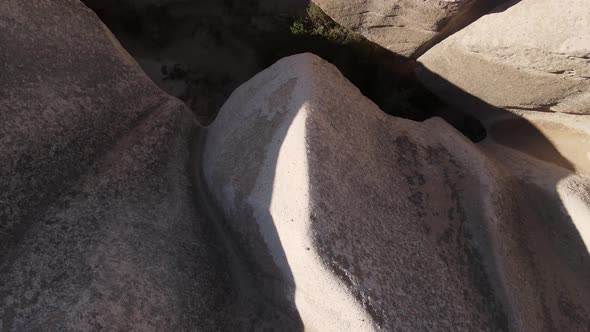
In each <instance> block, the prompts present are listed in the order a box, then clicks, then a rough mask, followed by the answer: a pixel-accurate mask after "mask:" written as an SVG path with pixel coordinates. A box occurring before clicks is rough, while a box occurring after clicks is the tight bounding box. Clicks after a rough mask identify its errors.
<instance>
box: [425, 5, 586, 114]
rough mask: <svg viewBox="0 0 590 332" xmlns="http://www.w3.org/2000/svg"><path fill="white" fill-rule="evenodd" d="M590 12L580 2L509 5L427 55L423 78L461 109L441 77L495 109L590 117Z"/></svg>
mask: <svg viewBox="0 0 590 332" xmlns="http://www.w3.org/2000/svg"><path fill="white" fill-rule="evenodd" d="M588 13H590V2H588V1H581V0H522V1H520V2H516V3H515V2H513V3H510V4H509V6H505V7H500V8H497V9H496V10H495V11H494V12H492V13H490V14H488V15H486V16H484V17H482V18H480V19H479V20H477V21H476V22H474V23H473V24H471V25H469V26H468V27H466V28H465V29H463V30H461V31H460V32H458V33H456V34H454V35H452V36H451V37H449V38H447V39H446V40H444V41H443V42H441V43H440V44H438V45H436V46H435V47H433V48H432V49H430V50H429V51H428V52H426V53H425V54H424V55H422V56H421V57H420V58H419V59H418V60H419V62H421V63H422V64H423V65H424V67H425V69H426V70H424V71H422V72H421V74H420V76H421V78H422V80H423V82H424V83H425V84H426V85H427V86H429V87H430V88H431V89H432V90H433V91H434V92H437V93H438V94H439V95H440V96H441V97H443V98H446V99H447V100H448V101H449V102H450V103H454V104H455V105H457V106H465V100H464V99H462V98H457V97H456V96H453V95H452V94H450V93H449V85H448V84H437V83H436V82H437V76H439V77H441V78H442V79H443V80H445V81H447V82H450V83H451V84H452V85H454V87H453V88H458V89H461V90H463V91H465V92H467V93H468V94H470V95H472V96H475V97H477V98H479V99H481V100H483V101H484V102H486V103H489V104H492V105H494V106H497V107H502V108H506V109H513V110H537V111H552V112H564V113H574V114H590V20H589V19H588Z"/></svg>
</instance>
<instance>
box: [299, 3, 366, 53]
mask: <svg viewBox="0 0 590 332" xmlns="http://www.w3.org/2000/svg"><path fill="white" fill-rule="evenodd" d="M306 14H307V15H306V16H304V17H301V18H298V19H296V20H295V21H294V22H293V23H292V24H291V27H290V30H291V33H292V34H294V35H303V36H304V35H310V36H319V37H321V38H324V39H326V40H327V41H330V42H334V43H338V44H342V45H348V44H351V43H359V42H363V40H364V38H363V37H362V36H360V35H359V34H356V33H354V32H353V31H352V30H350V29H348V28H345V27H342V26H340V25H338V24H336V23H335V22H334V21H332V19H331V18H330V17H329V16H328V15H326V14H325V13H324V12H323V11H322V10H321V9H320V7H318V6H316V5H315V4H313V3H311V4H310V5H309V7H308V8H307V10H306Z"/></svg>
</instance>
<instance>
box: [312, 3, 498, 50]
mask: <svg viewBox="0 0 590 332" xmlns="http://www.w3.org/2000/svg"><path fill="white" fill-rule="evenodd" d="M313 2H314V3H315V4H317V5H318V6H319V7H320V8H321V9H322V10H324V11H325V12H326V14H328V15H329V16H330V17H332V18H333V19H334V20H335V21H336V22H338V23H339V24H341V25H343V26H346V27H348V28H351V29H352V30H354V31H355V32H358V33H361V34H362V35H363V36H365V37H366V38H367V39H369V40H371V41H373V42H375V43H377V44H379V45H381V46H383V47H385V48H387V49H389V50H391V51H393V52H395V53H397V54H401V55H404V56H407V57H417V56H419V55H421V54H422V53H423V52H424V51H426V50H427V49H428V48H430V47H431V46H432V45H434V44H436V43H437V42H439V41H440V40H442V39H444V38H445V37H447V36H448V35H450V34H451V33H453V32H455V31H457V30H459V29H460V28H462V27H464V26H466V25H467V24H469V23H471V22H473V21H474V20H475V19H477V18H478V17H479V16H481V15H483V14H484V13H485V12H486V11H487V10H489V9H491V8H493V7H494V6H497V5H498V4H500V3H502V2H505V0H393V1H392V0H350V1H341V0H313Z"/></svg>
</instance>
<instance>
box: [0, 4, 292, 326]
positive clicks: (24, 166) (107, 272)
mask: <svg viewBox="0 0 590 332" xmlns="http://www.w3.org/2000/svg"><path fill="white" fill-rule="evenodd" d="M41 13H42V14H41ZM0 31H1V33H0V45H1V47H2V52H0V63H2V71H1V72H0V116H1V121H0V149H1V150H0V151H2V153H1V154H0V170H1V172H0V174H2V176H1V177H0V188H1V190H0V202H1V205H0V206H1V209H0V330H2V331H31V330H43V331H91V330H127V331H130V330H135V331H162V330H170V331H172V330H184V331H186V330H247V329H248V326H252V324H253V322H254V321H259V322H260V323H259V324H257V325H258V326H261V327H264V325H265V324H267V325H268V324H271V323H272V324H274V325H275V326H277V325H278V326H286V327H289V326H290V325H289V324H291V323H289V322H290V321H292V319H289V320H287V321H286V322H284V321H281V322H277V321H279V320H280V318H277V316H278V317H280V313H269V312H268V310H271V311H276V310H275V309H274V307H272V306H269V305H266V304H265V305H264V306H262V305H261V303H264V302H263V301H262V299H260V295H258V294H256V293H251V294H248V295H247V296H246V295H243V294H242V295H241V293H240V290H239V289H237V288H234V287H233V283H234V281H233V277H232V276H231V275H230V274H229V269H228V267H227V264H226V259H227V254H226V252H224V251H223V250H222V249H220V247H221V244H220V243H219V241H218V240H217V236H213V235H212V234H213V233H214V231H213V230H212V228H211V224H210V223H207V222H205V220H206V219H207V218H206V217H205V216H204V213H203V211H206V210H205V209H203V208H201V207H200V206H199V205H198V202H197V200H196V198H195V196H197V195H196V194H195V192H199V190H200V187H199V185H198V183H194V182H193V181H192V179H193V176H192V173H193V170H194V168H195V166H194V162H193V158H192V156H191V152H190V151H191V146H192V144H193V143H192V141H193V140H194V139H195V136H196V134H197V132H198V130H199V128H200V126H199V125H198V124H197V123H196V121H195V120H194V117H193V115H192V113H191V112H190V111H189V110H188V109H187V108H186V107H185V106H184V105H183V104H182V103H181V102H180V101H178V100H176V99H175V98H172V97H170V96H168V95H166V94H165V93H163V92H162V91H161V90H159V89H158V88H157V87H156V86H155V85H154V84H153V83H152V82H151V81H150V80H149V79H148V78H147V77H146V76H145V74H143V72H142V71H141V69H140V68H139V66H138V65H137V64H136V63H135V61H134V60H133V59H132V58H131V57H130V56H129V55H128V54H127V53H126V52H125V50H124V49H123V48H122V47H121V46H120V45H119V43H118V42H117V41H116V40H115V38H114V37H113V36H112V35H111V33H110V32H109V31H108V30H107V29H106V28H105V26H103V25H102V23H101V22H100V21H99V20H98V19H97V17H96V16H95V15H94V13H93V12H91V11H90V10H89V9H87V8H86V7H84V6H83V5H82V4H80V3H79V2H78V1H70V0H58V1H48V0H35V1H20V0H6V1H1V2H0ZM259 294H261V293H260V292H259ZM240 299H248V302H247V303H246V302H245V301H241V300H240ZM265 310H266V312H265ZM273 322H274V323H273ZM293 324H296V323H293Z"/></svg>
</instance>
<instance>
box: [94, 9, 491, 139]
mask: <svg viewBox="0 0 590 332" xmlns="http://www.w3.org/2000/svg"><path fill="white" fill-rule="evenodd" d="M84 2H85V3H86V4H87V5H88V6H89V7H90V8H91V9H93V10H94V11H95V12H96V13H97V15H98V16H99V17H100V18H101V20H102V21H103V22H104V23H105V24H106V25H107V26H108V27H109V28H110V29H111V31H112V32H113V33H114V34H115V35H116V36H117V38H118V39H119V40H120V42H121V43H122V45H123V46H124V47H125V48H126V49H127V51H128V52H129V53H130V54H131V55H132V56H134V57H135V58H136V60H137V61H138V63H139V64H140V66H142V68H143V69H144V71H145V72H146V74H147V75H148V76H149V77H150V78H151V79H152V80H153V81H154V82H155V83H156V84H157V85H158V86H160V88H162V89H163V90H164V91H166V92H168V93H169V94H171V95H173V96H175V97H177V98H179V99H181V100H182V101H183V102H184V103H185V104H186V105H187V106H188V107H189V108H191V109H192V110H193V112H194V113H195V115H196V116H197V118H198V119H199V121H200V122H201V123H203V124H208V123H210V122H211V121H212V120H213V119H214V118H215V115H216V114H217V112H218V111H219V109H220V108H221V106H222V105H223V103H224V102H225V101H226V100H227V98H228V97H229V95H230V94H231V93H232V92H233V90H234V89H235V88H237V87H238V86H239V85H240V84H242V83H244V82H245V81H247V80H248V79H250V78H251V77H252V76H254V75H255V74H256V73H258V72H260V71H262V70H264V69H265V68H266V67H268V66H270V65H272V64H273V63H275V62H276V61H278V60H279V59H281V58H283V57H286V56H289V55H293V54H298V53H304V52H311V53H314V54H317V55H319V56H320V57H322V58H324V59H325V60H327V61H329V62H331V63H333V64H334V65H336V66H337V67H338V69H339V70H340V71H341V72H342V74H343V75H344V76H345V77H346V78H347V79H348V80H350V81H351V82H352V83H353V84H355V85H356V86H357V87H358V88H359V89H360V90H361V92H362V93H363V94H364V95H365V96H366V97H368V98H369V99H371V100H372V101H373V102H375V103H376V104H377V105H378V106H379V107H380V108H381V109H382V110H383V111H384V112H385V113H387V114H391V115H394V116H397V117H403V118H408V119H411V120H415V121H424V120H426V119H429V118H431V117H434V116H439V117H441V118H443V119H445V120H446V121H447V122H448V123H449V124H450V125H452V126H453V127H455V128H456V129H457V130H459V131H460V132H461V133H463V134H464V135H465V136H466V137H468V138H469V139H471V140H472V141H474V142H478V141H480V140H482V139H483V138H485V136H486V131H485V128H484V127H483V125H481V123H480V122H479V121H478V120H476V119H475V118H474V117H472V116H470V115H467V114H465V113H463V112H460V111H457V110H455V109H453V108H452V107H449V106H448V105H446V104H445V103H444V102H443V101H441V100H440V99H439V98H437V97H436V96H435V95H434V94H432V93H430V92H429V91H428V90H427V89H426V88H425V87H424V86H423V85H422V84H421V83H420V82H419V81H418V79H417V77H416V76H415V74H414V69H415V66H416V63H415V60H413V59H410V58H407V57H403V56H401V55H397V54H394V53H392V52H390V51H388V50H386V49H385V48H383V47H380V46H379V45H377V44H375V43H372V42H370V41H368V40H367V39H365V38H363V37H361V36H359V35H356V34H354V33H353V32H352V31H350V30H348V29H346V28H343V27H340V26H339V25H337V24H336V23H335V22H334V21H333V20H332V19H330V18H329V17H328V16H327V15H325V14H324V13H323V12H322V11H321V10H320V9H319V8H318V7H317V6H314V5H309V3H308V1H305V0H291V2H289V1H285V3H287V4H286V5H284V6H283V8H278V9H277V8H272V7H271V9H269V8H268V7H265V1H264V0H256V1H246V2H247V3H246V2H244V1H241V2H240V1H236V0H226V1H223V2H218V1H212V0H211V1H200V2H191V1H182V0H181V1H178V2H174V3H172V4H170V5H168V6H164V5H155V4H151V5H145V6H141V7H139V6H137V5H133V4H132V2H131V1H129V0H119V1H117V0H107V1H97V0H85V1H84ZM146 3H150V2H148V1H146ZM308 6H309V7H308ZM306 8H307V11H306Z"/></svg>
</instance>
